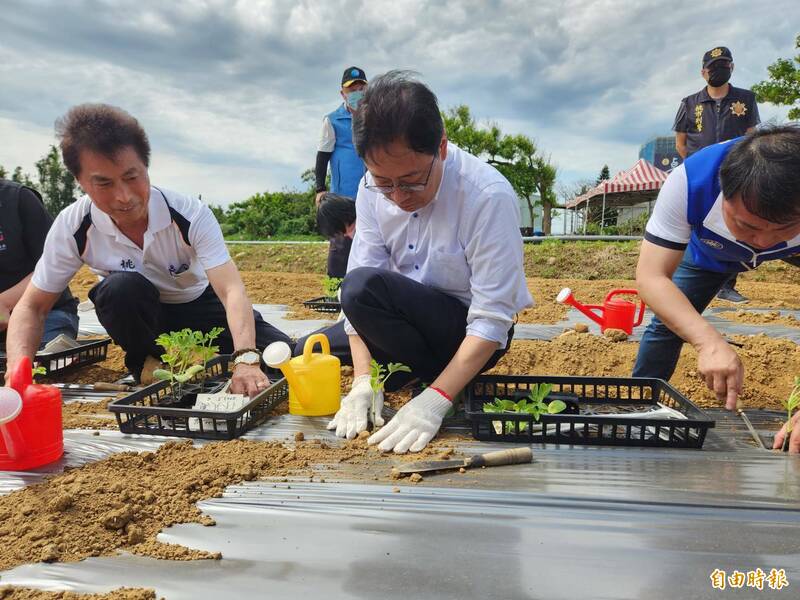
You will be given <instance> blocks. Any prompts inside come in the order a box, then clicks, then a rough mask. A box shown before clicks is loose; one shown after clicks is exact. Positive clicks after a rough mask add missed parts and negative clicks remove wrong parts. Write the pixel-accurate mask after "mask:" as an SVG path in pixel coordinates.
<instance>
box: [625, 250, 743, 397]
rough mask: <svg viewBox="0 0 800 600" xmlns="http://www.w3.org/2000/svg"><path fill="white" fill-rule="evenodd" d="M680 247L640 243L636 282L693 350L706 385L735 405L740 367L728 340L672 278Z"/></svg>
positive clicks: (660, 313)
mask: <svg viewBox="0 0 800 600" xmlns="http://www.w3.org/2000/svg"><path fill="white" fill-rule="evenodd" d="M682 257H683V250H673V249H671V248H665V247H662V246H658V245H656V244H653V243H652V242H648V241H647V240H645V241H643V242H642V249H641V252H640V254H639V262H638V264H637V265H636V284H637V287H638V289H639V295H640V296H641V297H642V300H644V301H645V303H646V304H647V305H648V306H649V307H650V308H651V309H652V310H653V312H654V313H655V314H656V315H658V318H659V319H661V320H662V321H663V322H664V324H665V325H666V326H667V327H668V328H669V329H670V330H671V331H673V332H674V333H675V334H676V335H678V336H680V337H681V338H682V339H684V340H686V341H687V342H689V343H690V344H692V346H694V347H695V348H696V349H697V354H698V356H697V366H698V370H699V371H700V374H701V375H703V376H704V377H705V380H706V384H707V385H708V387H709V388H710V389H712V390H713V391H714V393H715V394H716V396H717V399H718V400H719V401H720V402H725V406H726V408H728V409H730V410H733V409H735V408H736V399H737V397H738V395H739V393H740V392H741V389H742V380H743V377H744V368H743V367H742V362H741V360H739V356H738V355H737V354H736V352H735V351H734V350H733V348H731V346H730V345H729V344H728V342H726V341H725V339H724V338H723V337H722V336H721V335H720V334H719V333H718V332H717V330H716V329H714V328H713V327H712V326H711V325H710V324H709V323H708V322H707V321H706V320H705V319H704V318H703V317H702V316H701V315H700V314H699V313H698V312H697V311H696V310H695V309H694V306H692V304H691V302H689V300H688V298H686V296H685V295H684V294H683V292H681V291H680V290H679V289H678V287H677V286H676V285H675V284H674V283H673V281H672V274H673V273H674V272H675V269H677V268H678V265H679V264H680V262H681V259H682Z"/></svg>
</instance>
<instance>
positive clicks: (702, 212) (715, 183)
mask: <svg viewBox="0 0 800 600" xmlns="http://www.w3.org/2000/svg"><path fill="white" fill-rule="evenodd" d="M741 139H742V138H736V139H733V140H729V141H727V142H722V143H720V144H714V145H712V146H708V147H706V148H703V149H702V150H700V151H699V152H697V153H695V154H692V155H691V156H690V157H689V158H687V159H686V161H685V162H684V163H683V164H684V168H685V169H686V179H687V184H688V185H687V188H688V189H687V191H688V203H687V215H686V217H687V219H688V221H689V225H691V227H692V237H691V240H690V241H689V251H690V252H691V256H692V260H693V261H694V263H695V264H696V265H697V266H698V267H700V268H701V269H707V270H709V271H715V272H718V273H739V272H741V271H747V270H749V269H755V268H756V267H757V266H758V265H760V264H761V263H762V262H764V261H767V260H776V259H779V258H786V257H788V256H792V255H794V254H798V253H800V239H795V240H791V241H790V242H789V243H788V244H787V243H786V242H781V243H780V244H777V245H775V246H773V247H772V248H768V249H766V250H756V249H755V248H751V247H750V246H748V245H747V244H745V243H744V242H739V241H737V240H736V239H735V238H734V237H733V236H732V235H730V234H728V235H727V236H724V235H721V234H720V233H717V232H715V231H712V230H711V229H709V228H708V226H707V224H708V219H707V218H706V217H708V214H709V213H710V212H711V209H712V208H713V207H714V204H715V203H716V201H717V197H718V196H719V193H720V184H719V168H720V165H722V161H723V160H724V159H725V157H726V156H727V155H728V152H730V150H731V148H733V146H734V145H735V144H736V143H738V142H739V141H740V140H741ZM717 229H721V228H720V227H717ZM728 236H730V237H728Z"/></svg>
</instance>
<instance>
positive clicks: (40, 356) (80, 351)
mask: <svg viewBox="0 0 800 600" xmlns="http://www.w3.org/2000/svg"><path fill="white" fill-rule="evenodd" d="M110 343H111V338H103V339H100V340H87V341H85V342H81V343H80V346H77V347H75V348H70V349H69V350H60V351H59V352H41V351H40V352H37V353H36V363H37V365H38V366H40V367H44V368H45V369H47V375H57V374H59V373H64V372H66V371H70V370H72V369H77V368H79V367H85V366H86V365H91V364H94V363H97V362H101V361H104V360H105V359H106V354H107V352H108V345H109V344H110ZM5 370H6V353H5V352H2V353H0V371H5Z"/></svg>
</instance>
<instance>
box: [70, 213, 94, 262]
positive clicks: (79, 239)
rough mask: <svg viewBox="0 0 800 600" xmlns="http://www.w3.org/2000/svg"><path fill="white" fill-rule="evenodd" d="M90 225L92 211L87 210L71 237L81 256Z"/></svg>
mask: <svg viewBox="0 0 800 600" xmlns="http://www.w3.org/2000/svg"><path fill="white" fill-rule="evenodd" d="M91 226H92V212H91V211H89V212H87V213H86V214H85V215H83V220H82V221H81V224H80V226H79V227H78V230H77V231H76V232H75V233H74V234H73V237H74V238H75V244H76V245H77V246H78V256H83V253H84V252H86V241H87V234H88V232H89V227H91Z"/></svg>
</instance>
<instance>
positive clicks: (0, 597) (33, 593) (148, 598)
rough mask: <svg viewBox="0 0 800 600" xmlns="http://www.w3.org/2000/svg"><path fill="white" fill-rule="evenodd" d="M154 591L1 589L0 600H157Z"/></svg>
mask: <svg viewBox="0 0 800 600" xmlns="http://www.w3.org/2000/svg"><path fill="white" fill-rule="evenodd" d="M155 598H156V593H155V592H154V591H153V590H145V589H141V588H118V589H116V590H113V591H111V592H108V593H107V594H76V593H75V592H44V591H42V590H36V589H33V588H20V587H11V586H7V587H0V600H155Z"/></svg>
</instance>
